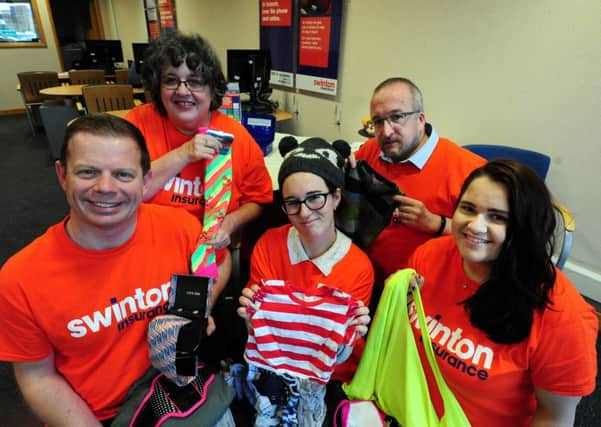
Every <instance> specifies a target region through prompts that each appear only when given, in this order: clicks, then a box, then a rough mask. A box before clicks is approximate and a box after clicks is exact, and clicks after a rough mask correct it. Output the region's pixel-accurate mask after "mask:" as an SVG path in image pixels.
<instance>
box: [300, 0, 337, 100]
mask: <svg viewBox="0 0 601 427" xmlns="http://www.w3.org/2000/svg"><path fill="white" fill-rule="evenodd" d="M341 27H342V0H301V1H300V3H299V22H298V27H297V35H298V36H297V46H298V47H297V49H298V57H297V58H298V62H297V64H298V65H297V69H296V87H297V88H298V89H302V90H307V91H311V92H318V93H321V94H325V95H336V94H337V90H338V63H339V57H340V31H341Z"/></svg>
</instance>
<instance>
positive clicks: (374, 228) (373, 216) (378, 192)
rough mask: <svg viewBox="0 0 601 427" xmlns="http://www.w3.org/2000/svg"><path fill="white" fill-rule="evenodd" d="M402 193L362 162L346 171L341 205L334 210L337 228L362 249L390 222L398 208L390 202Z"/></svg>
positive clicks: (393, 202)
mask: <svg viewBox="0 0 601 427" xmlns="http://www.w3.org/2000/svg"><path fill="white" fill-rule="evenodd" d="M403 194H404V193H403V192H402V191H401V190H400V189H399V187H398V186H397V185H396V184H395V183H394V182H391V181H389V180H388V179H386V178H384V177H383V176H382V175H380V174H379V173H377V172H376V171H375V170H374V169H372V168H371V166H369V165H368V164H367V162H365V161H364V160H359V161H357V166H356V167H355V168H354V169H348V170H347V173H346V178H345V185H344V191H343V195H342V203H341V205H340V206H339V208H338V209H337V210H336V226H337V227H338V229H339V230H340V231H342V232H343V233H345V234H346V235H347V236H349V237H350V238H351V239H352V240H353V242H354V243H355V244H357V245H358V246H359V247H361V248H363V249H365V248H366V247H367V246H368V245H369V244H370V243H371V242H372V241H373V240H374V239H375V238H376V237H378V235H379V234H380V233H381V232H382V230H384V228H385V227H386V226H387V225H388V224H389V223H390V220H391V219H392V214H393V213H394V210H395V209H396V207H397V206H398V203H397V202H396V201H394V200H393V197H394V196H396V195H403Z"/></svg>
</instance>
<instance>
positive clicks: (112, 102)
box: [81, 84, 134, 114]
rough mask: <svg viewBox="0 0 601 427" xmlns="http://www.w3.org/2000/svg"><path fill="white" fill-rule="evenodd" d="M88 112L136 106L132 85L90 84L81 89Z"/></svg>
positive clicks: (126, 108) (101, 111)
mask: <svg viewBox="0 0 601 427" xmlns="http://www.w3.org/2000/svg"><path fill="white" fill-rule="evenodd" d="M81 92H82V94H83V99H84V102H85V104H86V111H87V113H88V114H92V113H103V112H105V111H113V110H128V109H130V108H133V107H134V96H133V87H132V85H120V84H114V85H90V86H84V87H83V88H82V90H81Z"/></svg>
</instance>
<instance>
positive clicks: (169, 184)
mask: <svg viewBox="0 0 601 427" xmlns="http://www.w3.org/2000/svg"><path fill="white" fill-rule="evenodd" d="M142 75H143V80H144V84H145V87H146V88H147V89H148V90H149V91H150V94H151V97H152V103H149V104H144V105H141V106H139V107H136V108H134V109H133V110H132V111H130V112H129V113H128V114H127V116H126V119H127V120H129V121H130V122H132V123H133V124H134V125H136V126H137V127H138V128H139V129H140V131H141V132H142V133H143V134H144V137H145V138H146V142H147V144H148V150H149V151H150V157H151V159H152V183H151V184H150V188H149V190H148V192H147V193H146V194H145V200H146V201H148V202H151V203H158V204H162V205H171V206H178V207H183V208H185V209H187V210H188V211H190V212H191V213H192V214H194V215H195V216H196V217H198V218H199V219H200V220H201V221H202V220H203V215H204V210H205V209H204V208H205V197H204V190H205V185H204V180H205V167H206V164H207V163H208V162H209V161H210V160H211V159H213V158H214V157H215V155H216V154H217V153H218V152H219V150H220V149H221V148H222V145H223V144H222V142H220V141H219V140H218V139H216V138H213V137H211V136H210V135H208V134H206V133H203V132H200V131H199V128H209V129H212V130H219V131H223V132H227V133H229V134H232V135H233V136H234V139H233V142H232V144H231V150H232V151H231V165H232V166H231V167H232V181H231V197H230V199H229V205H228V209H227V215H225V217H224V218H223V220H222V222H221V226H220V228H219V230H218V231H217V233H216V234H215V235H214V236H213V239H212V241H211V242H210V243H211V244H212V246H213V247H214V248H215V249H217V250H223V249H225V248H227V246H229V244H230V243H231V236H232V233H233V232H234V231H236V230H237V229H239V228H240V227H241V226H242V225H243V224H245V223H247V222H249V221H252V220H254V219H256V218H257V217H259V215H260V214H261V210H262V206H261V205H262V204H264V203H270V202H271V200H272V197H273V193H272V184H271V179H270V177H269V174H268V172H267V169H266V167H265V162H264V160H263V153H262V152H261V149H260V147H259V146H258V144H257V143H256V142H255V141H254V139H253V138H252V136H251V135H250V134H249V133H248V132H247V131H246V129H245V128H244V127H243V126H242V125H241V124H240V123H239V122H237V121H236V120H234V119H232V118H230V117H229V116H227V115H225V114H223V113H221V112H220V111H219V110H218V108H219V107H220V106H221V103H222V98H223V95H224V93H225V89H226V81H225V77H224V75H223V71H222V68H221V64H220V63H219V60H218V59H217V55H216V54H215V52H214V51H213V49H212V48H211V46H210V45H209V43H208V42H207V41H206V40H205V39H203V38H202V37H200V36H199V35H185V34H181V33H170V34H164V35H161V37H160V38H158V39H156V40H153V41H152V42H151V43H150V46H149V48H148V50H147V51H146V54H145V59H144V68H143V72H142ZM218 261H219V262H220V271H219V273H220V275H219V280H218V283H217V284H216V288H215V289H214V293H213V296H212V301H211V302H212V303H213V302H215V299H216V297H217V295H218V294H219V292H220V291H221V289H222V288H223V286H224V285H225V283H226V282H227V279H228V277H229V266H228V267H225V265H228V264H229V257H228V256H227V251H225V252H223V251H222V252H221V255H220V253H219V252H218Z"/></svg>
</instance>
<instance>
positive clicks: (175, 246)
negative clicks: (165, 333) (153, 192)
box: [0, 204, 200, 419]
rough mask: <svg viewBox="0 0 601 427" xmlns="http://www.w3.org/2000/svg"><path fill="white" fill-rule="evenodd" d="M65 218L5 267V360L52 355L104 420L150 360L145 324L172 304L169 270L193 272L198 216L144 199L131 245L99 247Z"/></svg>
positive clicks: (0, 282) (0, 287)
mask: <svg viewBox="0 0 601 427" xmlns="http://www.w3.org/2000/svg"><path fill="white" fill-rule="evenodd" d="M67 220H68V218H67V219H66V220H65V221H63V222H61V223H59V224H56V225H54V226H52V227H50V228H49V229H48V230H47V231H46V233H45V234H44V235H42V236H41V237H39V238H37V239H36V240H34V241H33V242H32V243H31V244H29V245H28V246H27V247H25V248H24V249H23V250H21V251H20V252H18V253H17V254H16V255H14V256H13V257H12V258H10V259H9V260H8V261H7V262H6V264H4V266H3V267H2V270H0V306H2V310H0V329H1V330H2V334H0V360H4V361H11V362H35V361H39V360H42V359H44V358H46V357H48V355H50V354H51V353H52V352H54V354H55V365H56V370H57V371H58V372H59V373H60V374H61V375H62V376H63V377H64V378H65V380H66V381H67V382H68V383H69V384H70V385H71V387H72V388H73V389H74V390H75V392H77V394H79V395H80V396H81V397H82V399H83V400H84V401H85V402H86V403H87V404H88V406H89V407H90V409H91V410H92V411H93V413H94V415H95V416H96V417H97V418H98V419H107V418H111V417H113V416H115V414H116V412H117V410H118V409H119V406H120V405H121V403H122V402H123V400H124V399H125V396H126V393H127V391H128V389H129V387H130V386H131V385H132V384H133V383H134V382H135V381H136V380H137V379H139V378H140V377H141V376H142V375H143V374H144V373H145V372H146V370H147V369H148V368H149V367H150V361H149V359H148V344H147V340H146V333H147V328H148V323H149V321H150V320H151V319H152V318H153V317H154V316H156V315H160V314H163V313H165V312H166V310H167V304H168V301H169V294H168V293H169V289H170V279H171V275H172V274H174V273H180V274H189V272H190V269H189V262H190V256H191V254H192V252H193V251H194V248H195V247H196V243H197V241H198V237H199V235H200V223H199V222H198V221H197V220H196V219H195V218H194V217H193V216H192V215H190V214H188V213H187V212H186V211H184V210H181V209H174V208H170V207H164V206H156V205H144V204H143V205H142V206H141V207H140V210H139V213H138V222H137V225H136V231H135V232H134V234H133V236H132V237H131V238H130V239H129V240H128V241H127V242H126V243H124V244H123V245H121V246H119V247H116V248H113V249H107V250H99V251H93V250H86V249H83V248H81V247H80V246H78V245H76V244H75V243H74V242H73V241H72V240H71V239H70V238H69V236H68V235H67V234H66V232H65V223H66V221H67Z"/></svg>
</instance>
